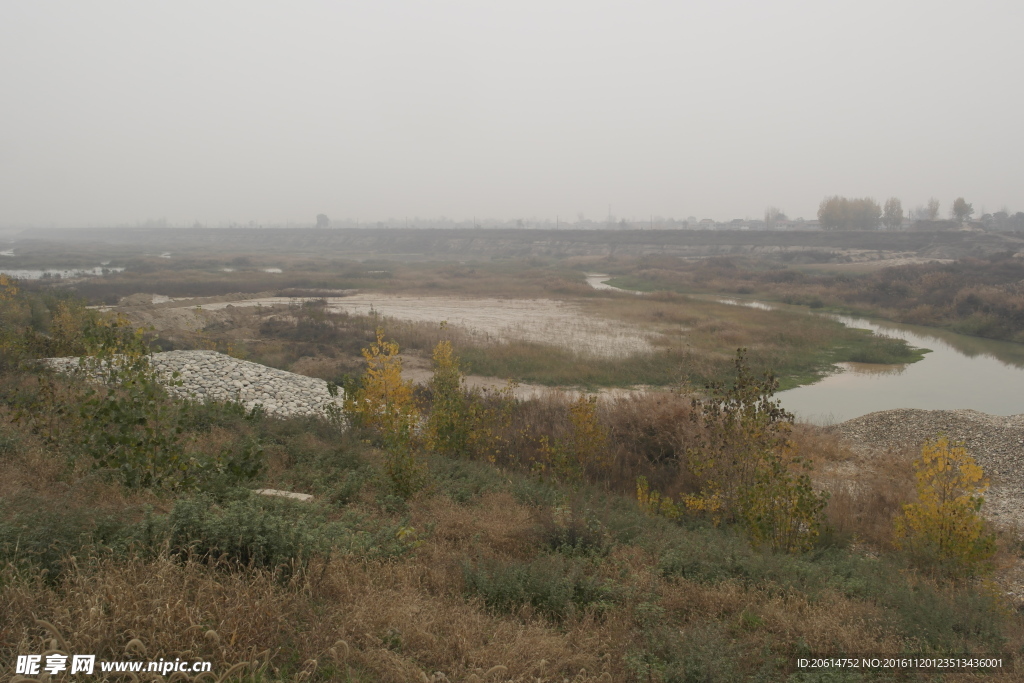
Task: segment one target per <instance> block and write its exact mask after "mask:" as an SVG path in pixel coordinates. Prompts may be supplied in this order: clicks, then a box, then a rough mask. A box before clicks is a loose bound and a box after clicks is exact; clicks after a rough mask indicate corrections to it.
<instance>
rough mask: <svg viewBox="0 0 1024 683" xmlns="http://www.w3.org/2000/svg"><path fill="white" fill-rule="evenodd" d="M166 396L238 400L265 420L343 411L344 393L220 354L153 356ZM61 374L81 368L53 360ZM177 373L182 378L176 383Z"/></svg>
mask: <svg viewBox="0 0 1024 683" xmlns="http://www.w3.org/2000/svg"><path fill="white" fill-rule="evenodd" d="M150 363H151V364H152V365H153V367H154V369H155V370H156V372H157V376H158V377H159V378H160V380H161V381H162V382H164V384H165V386H166V387H167V391H168V393H170V394H171V395H172V396H177V397H180V398H189V399H193V400H199V401H205V400H211V401H238V402H240V403H241V404H242V405H244V406H245V408H246V410H252V409H253V408H255V407H256V406H258V405H261V406H263V410H264V411H266V413H267V415H273V416H279V417H288V416H292V415H326V414H327V412H328V408H329V407H330V406H332V405H334V406H337V409H338V410H341V408H342V402H343V400H344V393H343V391H342V389H340V388H339V389H338V396H337V397H334V396H331V394H330V392H329V391H328V390H327V382H325V381H324V380H322V379H316V378H314V377H306V376H305V375H297V374H295V373H294V372H287V371H285V370H277V369H276V368H269V367H267V366H265V365H260V364H258V363H250V362H249V361H245V360H239V359H238V358H232V357H231V356H228V355H225V354H223V353H219V352H217V351H164V352H162V353H154V354H153V355H152V356H150ZM48 364H49V365H50V366H51V367H54V368H55V369H57V370H64V371H66V370H71V369H76V368H78V367H79V361H78V358H50V359H48ZM174 373H178V377H177V381H174V380H175V378H174Z"/></svg>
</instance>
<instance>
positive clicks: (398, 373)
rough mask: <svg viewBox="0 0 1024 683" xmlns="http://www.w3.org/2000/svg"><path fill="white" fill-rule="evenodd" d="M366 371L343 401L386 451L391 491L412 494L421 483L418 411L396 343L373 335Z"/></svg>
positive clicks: (365, 352)
mask: <svg viewBox="0 0 1024 683" xmlns="http://www.w3.org/2000/svg"><path fill="white" fill-rule="evenodd" d="M363 358H365V359H366V372H365V373H364V374H363V380H362V385H361V386H360V387H359V390H358V391H356V393H355V396H353V398H352V399H351V400H349V401H347V402H346V408H347V410H348V412H349V413H350V414H351V415H353V416H354V417H355V418H356V420H357V421H358V422H359V424H361V425H362V426H363V427H366V428H368V429H370V430H372V431H374V432H375V433H376V434H377V435H378V436H379V437H380V439H381V442H382V444H383V446H384V450H385V451H386V452H387V454H388V459H387V463H386V465H385V469H386V472H387V474H388V477H389V478H390V479H391V482H392V484H393V485H394V487H395V491H396V492H397V493H398V494H399V495H402V496H410V495H412V494H413V493H414V492H415V491H416V490H417V489H419V487H420V486H421V485H422V481H423V476H424V466H423V463H422V462H420V459H419V457H418V456H417V453H416V444H415V438H414V437H415V431H416V428H417V427H418V425H419V415H418V414H417V411H416V405H415V404H414V402H413V395H412V382H407V381H403V380H402V359H401V357H400V356H399V355H398V344H397V343H395V342H390V341H385V340H384V330H383V329H380V328H378V329H377V339H376V341H375V342H374V343H373V344H371V345H370V347H369V348H365V349H363Z"/></svg>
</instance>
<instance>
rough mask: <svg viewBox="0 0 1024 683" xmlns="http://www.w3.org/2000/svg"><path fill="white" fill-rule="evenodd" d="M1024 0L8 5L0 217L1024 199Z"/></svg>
mask: <svg viewBox="0 0 1024 683" xmlns="http://www.w3.org/2000/svg"><path fill="white" fill-rule="evenodd" d="M1022 19H1024V6H1022V5H1021V4H1020V3H1015V2H1010V1H1008V0H998V1H994V2H987V3H980V4H969V3H967V2H953V3H941V4H937V3H925V2H922V1H918V0H915V1H910V0H897V1H895V2H891V1H890V2H881V1H880V0H866V1H861V2H848V1H842V2H835V3H812V2H803V1H798V0H773V1H772V2H768V3H765V2H753V1H749V0H748V1H739V0H732V1H725V2H704V1H701V2H693V3H667V2H650V3H643V4H637V3H626V2H587V3H584V2H579V1H577V0H573V1H565V2H558V3H551V2H537V1H535V0H524V1H522V2H517V3H503V4H501V5H496V4H495V3H472V2H465V1H454V0H438V1H436V2H431V3H425V2H413V1H411V0H397V1H395V2H387V3H372V4H370V3H368V4H360V5H355V4H344V5H341V4H334V3H327V2H304V3H291V4H287V5H285V4H278V3H269V2H263V1H253V2H244V3H243V2H221V3H214V4H210V3H199V2H178V3H174V4H170V5H153V4H138V3H129V2H108V3H103V4H92V3H88V4H87V3H71V2H67V1H66V0H61V1H57V2H50V3H45V4H44V3H28V2H8V3H4V4H3V6H2V7H0V92H2V93H3V96H4V104H5V106H4V109H3V111H4V114H3V116H4V123H5V125H4V126H2V128H0V188H2V190H0V227H8V228H12V227H29V226H40V225H55V226H62V227H77V226H86V225H113V224H125V223H138V222H144V221H147V220H158V219H165V220H167V221H169V222H171V223H174V224H184V223H191V222H193V221H198V222H200V223H203V224H222V223H226V222H238V223H248V222H250V221H255V222H257V223H261V224H262V223H289V222H303V223H311V222H313V220H314V218H315V216H316V214H318V213H324V214H327V215H328V216H330V217H331V218H332V219H336V220H344V219H352V220H360V221H366V222H372V221H378V220H387V219H392V218H399V219H400V218H402V217H409V218H413V217H417V216H419V217H423V218H436V217H439V216H447V217H449V218H453V219H456V220H469V219H471V218H472V217H474V216H476V217H481V218H484V217H486V218H498V219H513V220H514V219H516V218H523V219H528V218H533V217H536V218H541V219H550V220H554V219H555V217H556V216H560V217H561V219H562V220H564V221H569V222H574V221H576V220H577V219H578V217H579V216H580V215H581V214H582V215H584V216H586V217H588V218H591V219H595V220H603V219H604V218H605V216H606V215H607V214H608V212H609V207H610V210H611V213H612V214H614V215H615V216H616V217H620V218H626V219H637V220H644V219H646V218H647V217H648V216H649V215H651V214H653V215H661V216H674V217H677V218H684V217H686V216H690V215H692V216H696V217H698V218H714V219H716V220H728V219H731V218H743V217H751V218H754V217H759V216H760V215H761V214H762V213H763V211H764V209H765V207H766V206H769V205H772V206H777V207H780V208H782V209H783V210H785V211H786V213H787V214H788V215H789V216H791V217H797V216H802V217H804V218H807V219H811V218H814V217H815V214H816V211H817V207H818V203H819V201H820V200H821V199H822V198H823V197H825V196H827V195H833V194H841V195H846V196H850V197H861V196H870V197H873V198H875V199H876V200H878V201H879V202H882V201H884V200H885V199H886V198H887V197H890V196H896V197H899V198H900V199H901V200H902V202H903V207H904V209H905V210H907V211H909V210H910V209H912V208H913V207H915V206H917V205H920V204H924V203H925V202H927V201H928V199H929V198H930V197H936V198H938V199H939V200H940V201H941V204H942V205H941V211H942V215H943V216H945V215H946V214H947V212H948V210H949V207H950V204H951V203H952V200H953V199H954V198H956V197H958V196H963V197H965V198H966V199H967V201H969V202H972V203H973V205H974V208H975V215H980V214H981V213H982V212H983V211H989V212H993V211H998V210H1001V209H1009V210H1011V211H1018V210H1024V184H1022V183H1021V171H1020V168H1019V166H1020V159H1022V158H1024V135H1022V134H1021V133H1020V124H1019V116H1020V111H1021V105H1022V100H1024V96H1022V94H1021V87H1020V77H1019V71H1020V66H1021V64H1024V45H1022V41H1020V39H1019V35H1018V33H1019V26H1020V25H1022V23H1024V22H1022Z"/></svg>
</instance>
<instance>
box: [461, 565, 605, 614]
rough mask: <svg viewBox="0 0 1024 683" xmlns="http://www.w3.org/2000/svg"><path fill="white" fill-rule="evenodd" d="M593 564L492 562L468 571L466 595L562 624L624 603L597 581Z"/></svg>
mask: <svg viewBox="0 0 1024 683" xmlns="http://www.w3.org/2000/svg"><path fill="white" fill-rule="evenodd" d="M593 567H594V565H593V563H591V562H586V561H582V560H575V559H570V558H566V557H563V556H562V555H542V556H540V557H539V558H538V559H536V560H533V561H532V562H521V563H511V564H508V563H499V562H490V563H485V564H482V565H478V566H471V565H464V566H463V572H462V573H463V578H464V580H465V584H466V591H467V593H469V594H471V595H478V596H479V597H481V598H482V599H483V601H484V604H485V605H487V607H489V608H491V609H493V610H496V611H499V612H512V613H515V612H518V611H519V610H521V609H523V608H524V607H530V608H532V609H533V610H535V611H536V612H538V613H540V614H542V615H543V616H545V617H547V618H548V619H550V620H552V621H555V622H561V621H564V620H566V619H569V618H571V617H574V616H578V615H581V614H583V613H584V612H598V613H599V612H602V611H604V610H605V609H606V608H607V607H609V606H610V605H611V604H612V603H614V602H616V601H618V599H619V594H618V593H619V592H618V591H617V590H616V589H615V588H614V587H613V586H610V585H608V584H607V583H606V582H603V581H601V580H600V579H599V578H597V577H596V576H594V575H593Z"/></svg>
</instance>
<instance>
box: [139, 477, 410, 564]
mask: <svg viewBox="0 0 1024 683" xmlns="http://www.w3.org/2000/svg"><path fill="white" fill-rule="evenodd" d="M415 536H416V534H415V530H413V529H411V527H408V526H406V525H405V524H397V525H394V524H382V523H381V522H379V521H375V520H372V519H369V518H367V517H365V516H363V515H359V514H357V513H353V512H350V513H348V514H346V515H345V516H343V517H342V518H341V519H338V520H334V521H331V520H328V519H327V517H326V515H325V514H324V511H323V510H322V509H321V508H320V507H318V506H317V505H315V504H313V503H309V502H300V501H293V500H289V499H285V498H275V497H268V496H259V495H255V494H250V493H249V492H248V491H246V490H244V489H236V490H235V493H234V495H233V496H232V499H231V500H228V501H227V502H225V503H223V504H218V503H217V502H216V501H215V500H214V499H213V498H212V497H211V496H209V495H205V494H200V495H197V496H194V497H191V498H186V499H182V500H179V501H177V502H176V503H175V505H174V509H173V510H172V511H171V513H170V514H168V515H165V516H158V517H152V518H149V519H147V520H145V521H144V522H142V523H140V524H137V525H135V527H134V528H133V530H132V537H133V539H134V540H135V541H136V542H138V543H140V544H141V545H143V546H147V547H148V548H149V549H150V550H152V551H158V550H160V549H161V548H162V547H163V546H164V545H166V546H167V548H168V549H169V551H170V552H171V553H172V554H173V555H175V556H178V557H182V558H193V559H200V560H202V561H206V562H211V563H216V562H224V563H225V564H226V565H227V566H229V567H257V568H263V569H269V570H272V571H275V572H277V573H279V574H280V575H281V576H282V578H287V577H288V576H290V575H291V574H292V573H294V572H295V571H296V570H298V569H300V568H302V567H305V566H307V564H308V563H309V561H310V560H311V559H313V558H315V557H326V556H328V555H329V554H330V553H332V552H334V553H339V554H344V555H355V556H358V557H363V558H366V559H371V560H372V559H386V558H390V557H397V556H400V555H402V554H404V553H405V552H407V551H409V550H410V549H412V548H413V547H415V546H416V543H417V542H416V539H415Z"/></svg>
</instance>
